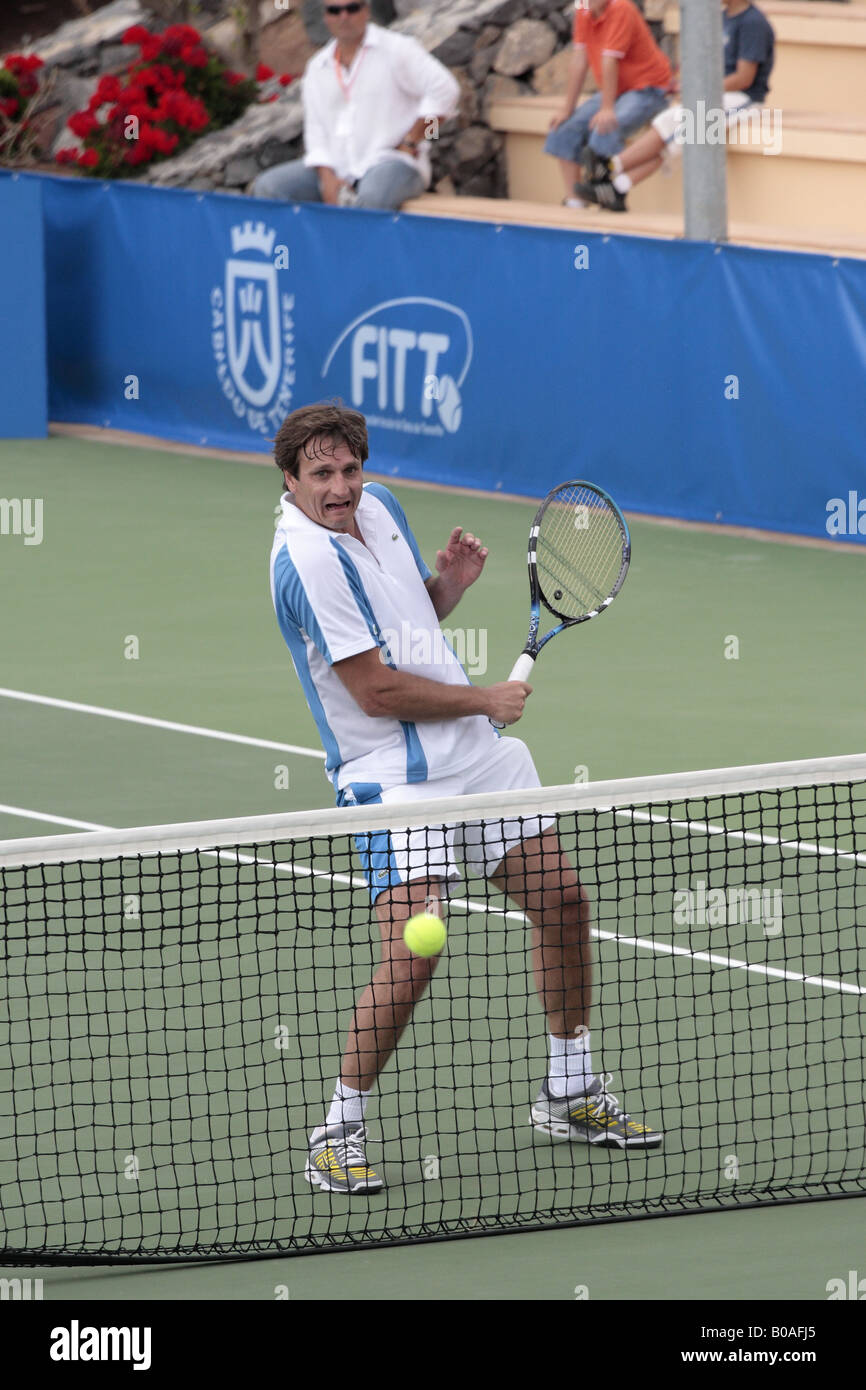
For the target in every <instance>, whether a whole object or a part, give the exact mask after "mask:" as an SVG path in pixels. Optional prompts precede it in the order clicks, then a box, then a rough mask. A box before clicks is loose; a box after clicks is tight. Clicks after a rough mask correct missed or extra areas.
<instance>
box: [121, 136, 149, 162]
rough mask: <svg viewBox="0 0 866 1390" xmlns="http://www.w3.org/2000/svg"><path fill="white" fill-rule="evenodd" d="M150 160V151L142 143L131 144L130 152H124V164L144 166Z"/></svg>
mask: <svg viewBox="0 0 866 1390" xmlns="http://www.w3.org/2000/svg"><path fill="white" fill-rule="evenodd" d="M148 159H150V151H149V149H148V148H147V146H146V145H142V143H141V142H140V141H136V142H135V143H134V144H131V145H130V147H129V149H128V150H125V151H124V155H123V162H124V164H144V163H146V162H147V160H148Z"/></svg>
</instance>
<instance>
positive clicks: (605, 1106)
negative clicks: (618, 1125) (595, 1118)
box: [589, 1071, 628, 1120]
mask: <svg viewBox="0 0 866 1390" xmlns="http://www.w3.org/2000/svg"><path fill="white" fill-rule="evenodd" d="M599 1080H600V1081H601V1090H600V1091H599V1092H598V1093H597V1095H594V1096H590V1097H589V1099H590V1100H591V1101H592V1102H593V1105H592V1109H593V1110H594V1112H595V1113H596V1114H604V1115H609V1116H610V1118H611V1119H613V1120H620V1119H628V1116H627V1115H626V1113H625V1111H624V1110H623V1108H622V1106H621V1105H620V1103H619V1101H618V1100H617V1098H616V1096H614V1095H611V1093H610V1091H609V1090H608V1089H607V1088H608V1086H609V1084H610V1082H611V1081H613V1073H612V1072H609V1071H608V1072H604V1073H603V1074H602V1076H601V1077H599Z"/></svg>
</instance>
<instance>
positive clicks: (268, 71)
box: [256, 63, 274, 82]
mask: <svg viewBox="0 0 866 1390" xmlns="http://www.w3.org/2000/svg"><path fill="white" fill-rule="evenodd" d="M273 75H274V70H273V68H269V67H268V65H267V63H259V65H258V67H257V68H256V81H257V82H270V80H271V78H272V77H273Z"/></svg>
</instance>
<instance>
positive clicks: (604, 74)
mask: <svg viewBox="0 0 866 1390" xmlns="http://www.w3.org/2000/svg"><path fill="white" fill-rule="evenodd" d="M618 82H619V59H618V58H614V57H612V56H611V55H610V54H609V53H605V54H604V55H603V57H602V60H601V104H602V107H603V108H604V109H605V110H606V111H607V110H612V109H613V106H614V104H615V103H616V89H617V85H618Z"/></svg>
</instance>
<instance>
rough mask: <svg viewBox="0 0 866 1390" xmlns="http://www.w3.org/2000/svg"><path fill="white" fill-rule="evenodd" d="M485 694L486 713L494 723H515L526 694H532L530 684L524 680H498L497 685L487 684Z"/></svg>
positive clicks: (521, 710) (520, 712) (524, 702)
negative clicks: (486, 701)
mask: <svg viewBox="0 0 866 1390" xmlns="http://www.w3.org/2000/svg"><path fill="white" fill-rule="evenodd" d="M485 694H486V695H487V699H488V705H487V714H488V716H489V718H490V719H492V720H493V722H494V724H516V723H517V721H518V719H519V718H520V716H521V714H522V713H523V706H524V705H525V704H526V697H527V695H531V694H532V686H531V685H527V684H526V681H500V682H499V683H498V685H488V687H487V689H486V691H485Z"/></svg>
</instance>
